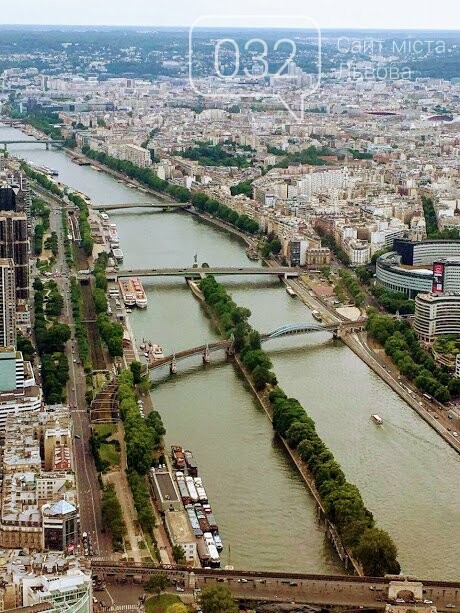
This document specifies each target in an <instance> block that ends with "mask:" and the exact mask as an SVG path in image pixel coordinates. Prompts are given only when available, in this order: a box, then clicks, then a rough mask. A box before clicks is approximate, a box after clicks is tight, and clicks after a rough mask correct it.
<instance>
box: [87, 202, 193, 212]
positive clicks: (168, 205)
mask: <svg viewBox="0 0 460 613" xmlns="http://www.w3.org/2000/svg"><path fill="white" fill-rule="evenodd" d="M91 206H92V207H93V209H97V210H98V211H112V210H120V209H146V208H149V209H186V208H189V207H191V206H192V205H191V204H190V202H169V201H168V202H126V203H121V204H94V203H92V204H91Z"/></svg>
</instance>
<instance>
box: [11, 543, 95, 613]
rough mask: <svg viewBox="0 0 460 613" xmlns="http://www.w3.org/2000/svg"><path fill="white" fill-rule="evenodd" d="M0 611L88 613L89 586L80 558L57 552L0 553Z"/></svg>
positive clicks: (89, 578) (14, 551)
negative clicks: (22, 609)
mask: <svg viewBox="0 0 460 613" xmlns="http://www.w3.org/2000/svg"><path fill="white" fill-rule="evenodd" d="M0 584H1V585H2V586H3V590H2V589H1V588H0V611H3V610H4V609H17V608H19V607H28V608H27V609H24V610H25V611H34V610H35V611H42V612H49V613H60V612H61V611H62V612H64V611H65V612H66V613H90V612H91V611H92V587H91V585H92V582H91V573H90V569H89V565H88V564H87V563H86V560H85V559H83V558H81V559H80V558H78V557H75V556H73V555H71V556H69V555H67V554H63V553H60V552H54V551H50V552H46V553H36V552H35V553H31V554H27V553H26V552H25V551H18V550H0Z"/></svg>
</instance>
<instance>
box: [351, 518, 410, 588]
mask: <svg viewBox="0 0 460 613" xmlns="http://www.w3.org/2000/svg"><path fill="white" fill-rule="evenodd" d="M353 552H354V554H355V556H356V558H357V559H358V560H359V562H361V564H362V566H363V570H364V574H365V575H369V576H371V577H383V576H384V575H386V574H392V575H394V574H396V575H397V574H399V572H400V570H401V568H400V566H399V562H398V560H397V556H398V550H397V548H396V545H395V544H394V542H393V541H392V539H391V537H390V535H389V534H388V533H387V532H385V530H380V529H379V528H369V529H368V530H366V531H365V532H364V533H363V534H362V536H361V538H360V540H359V543H358V545H357V546H356V547H355V548H354V549H353Z"/></svg>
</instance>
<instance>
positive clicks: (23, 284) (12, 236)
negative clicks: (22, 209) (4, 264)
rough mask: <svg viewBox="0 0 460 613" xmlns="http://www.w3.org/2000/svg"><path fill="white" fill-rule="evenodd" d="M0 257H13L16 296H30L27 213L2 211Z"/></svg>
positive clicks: (0, 217)
mask: <svg viewBox="0 0 460 613" xmlns="http://www.w3.org/2000/svg"><path fill="white" fill-rule="evenodd" d="M0 258H11V259H12V260H13V262H14V268H15V276H16V298H17V299H25V300H27V299H28V298H29V239H28V236H27V215H26V214H25V213H15V212H13V211H0Z"/></svg>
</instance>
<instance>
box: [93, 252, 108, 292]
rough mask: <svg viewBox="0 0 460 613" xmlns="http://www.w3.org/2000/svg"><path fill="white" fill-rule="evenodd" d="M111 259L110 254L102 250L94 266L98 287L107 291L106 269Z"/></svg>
mask: <svg viewBox="0 0 460 613" xmlns="http://www.w3.org/2000/svg"><path fill="white" fill-rule="evenodd" d="M108 261H109V255H108V253H106V252H105V251H102V252H101V253H100V254H99V255H98V256H97V259H96V261H95V262H94V266H93V276H94V280H95V286H96V288H98V289H101V290H103V291H104V292H106V291H107V277H106V275H105V271H106V269H107V264H108Z"/></svg>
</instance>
